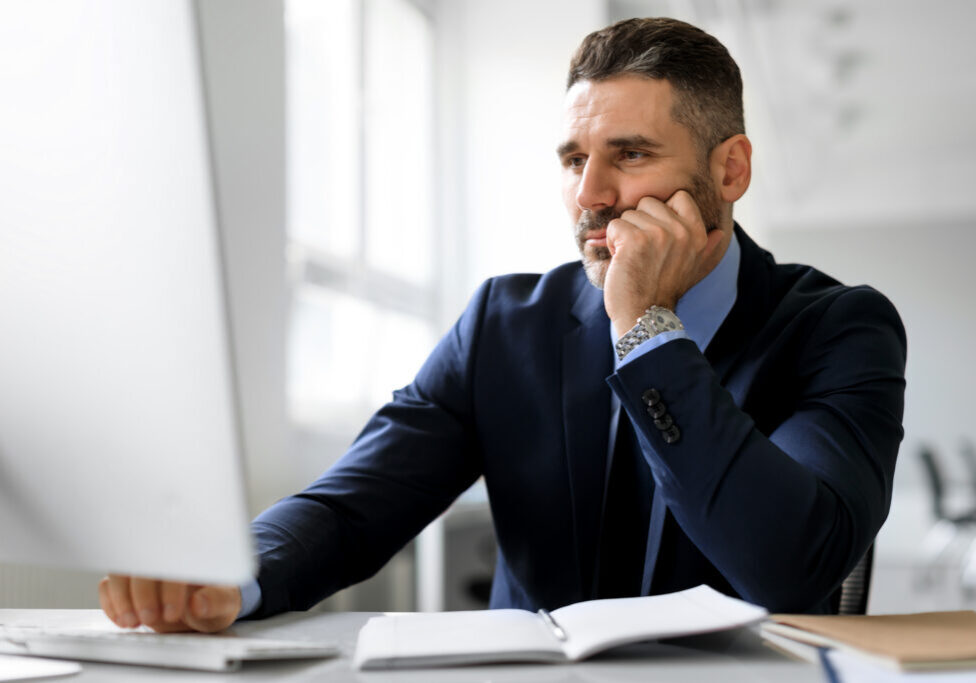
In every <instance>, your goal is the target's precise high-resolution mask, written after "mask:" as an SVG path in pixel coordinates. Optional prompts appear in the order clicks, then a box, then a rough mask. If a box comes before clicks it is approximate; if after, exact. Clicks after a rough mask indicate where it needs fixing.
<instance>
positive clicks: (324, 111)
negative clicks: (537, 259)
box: [285, 0, 438, 474]
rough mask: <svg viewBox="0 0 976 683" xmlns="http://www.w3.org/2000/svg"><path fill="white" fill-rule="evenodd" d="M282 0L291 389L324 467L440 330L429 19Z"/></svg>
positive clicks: (352, 0) (405, 3)
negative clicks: (326, 454) (325, 457)
mask: <svg viewBox="0 0 976 683" xmlns="http://www.w3.org/2000/svg"><path fill="white" fill-rule="evenodd" d="M285 7H286V15H285V31H286V44H287V80H288V86H287V87H288V101H287V103H288V147H287V153H288V166H287V168H288V175H289V178H288V188H289V190H288V192H289V194H288V213H289V217H288V241H289V246H288V253H289V267H290V275H291V287H292V315H291V326H290V331H289V334H290V337H289V352H288V353H289V359H288V395H289V408H290V414H291V417H292V421H293V424H295V425H296V426H297V427H298V429H299V431H300V432H301V433H302V434H303V435H304V437H303V438H302V439H300V444H309V452H308V454H307V458H308V459H309V460H310V462H309V467H310V469H312V470H314V471H313V474H318V472H319V471H320V470H321V469H322V468H323V465H327V464H328V463H323V462H322V459H321V458H322V448H323V445H324V447H325V448H326V449H327V450H328V449H330V448H332V449H333V453H332V455H333V457H334V456H337V455H339V452H341V450H342V449H344V448H345V447H346V446H347V445H348V443H349V441H350V440H351V437H352V435H354V434H355V433H356V432H357V431H358V430H359V429H360V428H361V427H362V425H363V423H364V421H365V419H366V418H367V417H368V415H369V414H370V413H372V412H373V411H374V410H375V409H376V408H377V407H378V406H379V405H381V404H382V403H384V402H385V401H387V400H389V398H390V391H391V389H393V388H395V387H399V386H403V385H404V384H407V383H408V382H410V380H411V379H412V378H413V375H414V373H415V372H416V371H417V369H418V368H419V367H420V365H421V363H422V362H423V359H424V358H425V357H426V355H427V353H429V351H430V349H431V347H432V346H433V344H434V342H435V337H436V334H437V332H438V329H437V322H438V321H437V312H438V305H437V304H438V299H437V284H438V282H437V280H438V274H437V269H436V261H437V259H436V258H435V255H436V251H437V245H438V239H437V232H436V226H435V220H434V210H433V191H432V184H433V161H432V160H433V154H434V142H433V107H434V95H433V27H432V25H431V20H430V18H429V17H428V16H427V15H426V14H425V13H424V12H423V11H422V9H421V8H420V7H419V6H418V5H416V4H415V3H413V2H410V1H409V0H331V1H330V2H321V0H286V3H285ZM310 434H312V435H318V436H319V437H321V438H318V439H316V438H314V437H313V438H312V439H311V441H309V440H308V438H307V437H308V436H309V435H310ZM301 450H302V448H301V446H300V448H299V453H298V456H299V458H300V459H305V458H306V455H305V454H303V453H302V452H301ZM313 451H314V452H313ZM336 451H339V452H336ZM313 462H314V464H312V463H313Z"/></svg>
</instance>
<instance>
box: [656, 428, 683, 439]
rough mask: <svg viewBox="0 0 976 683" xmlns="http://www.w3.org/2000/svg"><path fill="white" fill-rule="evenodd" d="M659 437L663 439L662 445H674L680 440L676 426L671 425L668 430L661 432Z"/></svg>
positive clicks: (679, 433)
mask: <svg viewBox="0 0 976 683" xmlns="http://www.w3.org/2000/svg"><path fill="white" fill-rule="evenodd" d="M661 436H662V437H663V438H664V443H674V442H676V441H677V440H678V439H680V438H681V432H680V431H679V430H678V425H671V427H670V428H669V429H667V430H666V431H663V432H661Z"/></svg>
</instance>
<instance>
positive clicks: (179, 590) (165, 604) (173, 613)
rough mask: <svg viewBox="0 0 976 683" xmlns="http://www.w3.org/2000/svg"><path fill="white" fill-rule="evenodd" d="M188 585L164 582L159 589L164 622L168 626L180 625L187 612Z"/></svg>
mask: <svg viewBox="0 0 976 683" xmlns="http://www.w3.org/2000/svg"><path fill="white" fill-rule="evenodd" d="M186 600H187V585H186V584H185V583H176V582H173V581H164V582H163V584H162V585H161V586H160V587H159V601H160V603H161V605H162V609H163V621H165V622H166V623H168V624H176V623H179V622H180V621H181V620H182V619H183V615H184V614H185V612H186Z"/></svg>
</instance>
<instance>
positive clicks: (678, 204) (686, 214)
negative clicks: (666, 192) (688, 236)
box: [665, 190, 706, 227]
mask: <svg viewBox="0 0 976 683" xmlns="http://www.w3.org/2000/svg"><path fill="white" fill-rule="evenodd" d="M665 205H666V206H667V208H668V209H670V210H671V211H673V212H674V213H675V215H677V216H678V217H679V218H681V220H682V221H683V222H684V223H685V224H686V225H688V226H697V225H700V226H702V227H706V226H705V221H704V219H703V218H702V215H701V210H700V209H699V208H698V202H696V201H695V198H694V197H692V196H691V193H690V192H688V190H678V191H677V192H675V193H674V194H673V195H671V196H670V197H668V201H666V202H665Z"/></svg>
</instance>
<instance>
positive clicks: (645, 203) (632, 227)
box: [603, 190, 725, 337]
mask: <svg viewBox="0 0 976 683" xmlns="http://www.w3.org/2000/svg"><path fill="white" fill-rule="evenodd" d="M724 238H725V235H724V233H723V231H722V230H713V231H711V232H708V231H707V230H706V229H705V223H704V221H703V220H702V217H701V213H700V212H699V210H698V205H697V204H696V203H695V200H694V199H692V197H691V195H690V194H689V193H688V192H687V191H685V190H678V191H677V192H675V193H674V194H673V195H672V196H671V197H670V198H668V200H667V201H666V202H662V201H661V200H660V199H655V198H654V197H644V198H643V199H641V200H640V201H639V202H638V203H637V208H636V209H631V210H628V211H624V212H623V214H622V215H621V216H620V218H617V219H614V220H612V221H610V223H609V225H608V226H607V248H608V249H609V250H610V254H611V260H610V265H609V267H608V268H607V276H606V279H605V280H604V285H603V303H604V306H605V307H606V309H607V315H608V316H609V317H610V320H611V321H613V326H614V330H615V331H616V333H617V336H618V337H619V336H620V335H622V334H624V333H625V332H626V331H627V330H629V329H630V328H631V327H633V326H634V322H635V321H636V320H637V318H639V317H640V316H641V315H643V313H644V311H645V310H646V309H647V308H648V307H649V306H664V307H666V308H669V309H671V310H672V311H673V310H674V307H675V306H676V305H677V303H678V299H680V298H681V296H682V295H683V294H684V293H685V292H687V291H688V290H689V289H691V287H692V286H693V285H695V283H697V282H698V281H699V280H701V279H702V278H703V277H704V276H705V275H706V274H707V273H708V272H709V271H710V270H711V268H713V267H715V265H716V264H717V263H718V260H719V259H718V258H716V256H718V252H717V249H718V247H719V246H720V245H721V244H722V242H723V240H724Z"/></svg>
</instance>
